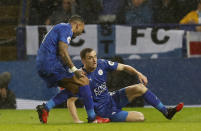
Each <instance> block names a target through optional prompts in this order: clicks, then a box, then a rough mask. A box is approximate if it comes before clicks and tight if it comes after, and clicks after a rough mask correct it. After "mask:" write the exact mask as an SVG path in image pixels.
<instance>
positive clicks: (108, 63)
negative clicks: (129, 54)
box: [102, 60, 118, 71]
mask: <svg viewBox="0 0 201 131" xmlns="http://www.w3.org/2000/svg"><path fill="white" fill-rule="evenodd" d="M102 61H103V63H104V66H105V70H107V71H114V70H116V69H117V66H118V63H117V62H113V61H109V60H102Z"/></svg>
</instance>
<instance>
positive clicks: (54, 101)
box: [45, 90, 69, 111]
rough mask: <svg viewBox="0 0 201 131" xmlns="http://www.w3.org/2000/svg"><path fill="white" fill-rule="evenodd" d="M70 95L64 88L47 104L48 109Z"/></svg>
mask: <svg viewBox="0 0 201 131" xmlns="http://www.w3.org/2000/svg"><path fill="white" fill-rule="evenodd" d="M68 96H69V93H68V91H67V90H62V91H61V92H59V93H58V94H56V96H54V97H53V98H52V99H50V100H49V101H48V102H47V103H46V105H45V107H46V109H47V110H48V111H50V110H51V109H52V108H54V107H55V106H57V105H60V104H62V103H63V102H65V101H66V100H67V99H68Z"/></svg>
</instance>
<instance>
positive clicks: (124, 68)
mask: <svg viewBox="0 0 201 131" xmlns="http://www.w3.org/2000/svg"><path fill="white" fill-rule="evenodd" d="M117 71H126V72H128V73H130V74H133V75H137V76H138V78H139V80H140V82H141V83H143V84H144V85H145V86H146V85H147V83H148V80H147V77H146V76H144V75H143V74H142V73H141V72H139V71H137V70H136V69H135V68H133V67H132V66H129V65H125V64H120V63H118V66H117Z"/></svg>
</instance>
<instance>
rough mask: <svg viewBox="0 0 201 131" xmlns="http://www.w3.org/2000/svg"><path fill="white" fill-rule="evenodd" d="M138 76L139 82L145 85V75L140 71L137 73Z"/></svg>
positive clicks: (146, 81)
mask: <svg viewBox="0 0 201 131" xmlns="http://www.w3.org/2000/svg"><path fill="white" fill-rule="evenodd" d="M138 78H139V80H140V83H142V84H143V85H145V86H146V85H147V83H148V80H147V77H146V76H144V75H143V74H142V73H138Z"/></svg>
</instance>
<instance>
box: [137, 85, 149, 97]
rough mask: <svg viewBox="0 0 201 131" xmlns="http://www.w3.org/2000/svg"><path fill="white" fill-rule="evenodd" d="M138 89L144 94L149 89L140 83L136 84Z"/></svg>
mask: <svg viewBox="0 0 201 131" xmlns="http://www.w3.org/2000/svg"><path fill="white" fill-rule="evenodd" d="M136 90H137V91H138V92H139V93H140V94H141V95H143V94H144V93H145V92H146V91H147V87H145V86H144V85H143V84H141V83H140V84H137V85H136Z"/></svg>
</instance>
